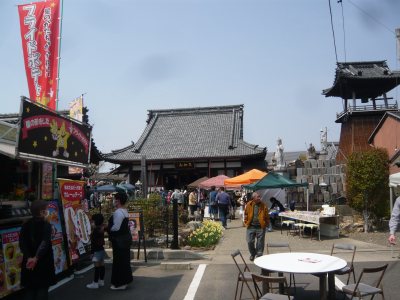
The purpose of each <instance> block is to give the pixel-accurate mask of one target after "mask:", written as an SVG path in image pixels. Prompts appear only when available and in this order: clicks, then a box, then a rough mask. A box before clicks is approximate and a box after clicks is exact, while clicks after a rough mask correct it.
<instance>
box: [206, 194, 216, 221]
mask: <svg viewBox="0 0 400 300" xmlns="http://www.w3.org/2000/svg"><path fill="white" fill-rule="evenodd" d="M208 198H209V205H210V217H211V220H213V221H214V220H215V219H217V218H218V203H217V199H216V198H217V191H216V190H215V186H212V187H211V192H210V194H209V195H208Z"/></svg>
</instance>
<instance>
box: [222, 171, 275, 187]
mask: <svg viewBox="0 0 400 300" xmlns="http://www.w3.org/2000/svg"><path fill="white" fill-rule="evenodd" d="M265 175H267V173H266V172H263V171H260V170H257V169H252V170H250V171H248V172H246V173H244V174H242V175H239V176H236V177H232V178H228V179H225V180H224V184H225V185H229V186H236V187H240V186H241V185H244V184H250V183H253V182H256V181H259V180H260V179H261V178H263V177H264V176H265Z"/></svg>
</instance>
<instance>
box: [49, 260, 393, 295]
mask: <svg viewBox="0 0 400 300" xmlns="http://www.w3.org/2000/svg"><path fill="white" fill-rule="evenodd" d="M380 264H382V262H381V261H379V262H361V263H356V274H357V275H358V274H359V272H360V269H361V268H362V267H364V266H372V265H380ZM197 268H198V266H197V265H193V269H191V270H162V269H161V268H160V265H158V264H150V265H146V266H144V265H142V266H138V267H133V274H134V281H133V283H132V284H131V285H130V286H129V288H128V289H127V290H125V291H112V290H110V289H109V285H106V286H104V287H102V288H99V289H97V290H89V289H87V288H86V287H85V285H86V284H87V283H89V282H91V280H92V270H91V271H88V272H86V273H85V274H83V275H81V276H77V277H76V278H74V279H73V280H71V281H69V282H68V283H66V284H64V285H62V286H61V287H59V288H57V289H55V290H53V291H52V292H51V293H50V300H71V299H76V300H80V299H85V300H103V299H104V300H105V299H112V298H118V299H119V300H125V299H126V300H128V299H129V300H132V299H149V300H150V299H171V300H183V299H184V298H185V296H186V294H187V292H188V290H189V286H190V284H191V282H192V280H193V277H194V275H195V273H196V271H197ZM399 268H400V265H399V262H398V261H392V262H389V267H388V270H387V272H386V274H385V277H384V281H383V286H384V291H385V298H386V299H387V300H390V299H393V300H395V299H399V298H400V296H399V291H400V286H399V279H400V272H399V270H400V269H399ZM251 269H252V271H254V272H259V269H258V268H257V267H256V266H255V265H251ZM110 271H111V270H110V265H107V273H106V274H107V276H106V282H110V281H109V276H110ZM236 276H237V272H236V266H235V265H233V264H208V265H207V266H206V269H205V272H204V275H203V277H202V279H201V281H200V285H199V287H198V289H197V292H196V294H195V297H194V299H196V300H202V299H207V300H212V299H215V300H217V299H234V292H235V283H236ZM295 278H296V293H294V291H292V293H293V295H295V299H304V300H314V299H315V300H317V299H319V292H318V278H317V277H314V276H312V275H295ZM243 296H244V298H246V299H251V297H250V293H248V291H247V290H246V289H245V290H244V294H243ZM337 298H338V299H343V298H342V296H341V295H338V297H337ZM375 299H380V298H379V297H376V298H375Z"/></svg>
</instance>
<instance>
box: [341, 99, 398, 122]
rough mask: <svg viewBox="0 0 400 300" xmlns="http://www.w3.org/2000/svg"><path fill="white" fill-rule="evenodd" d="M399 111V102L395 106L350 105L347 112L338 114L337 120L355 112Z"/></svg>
mask: <svg viewBox="0 0 400 300" xmlns="http://www.w3.org/2000/svg"><path fill="white" fill-rule="evenodd" d="M393 110H398V105H397V102H396V103H393V104H388V105H385V104H376V105H359V106H353V105H349V106H348V107H347V110H345V111H342V112H340V113H336V119H340V118H341V117H343V116H344V115H346V114H350V115H351V114H352V113H353V112H370V111H393Z"/></svg>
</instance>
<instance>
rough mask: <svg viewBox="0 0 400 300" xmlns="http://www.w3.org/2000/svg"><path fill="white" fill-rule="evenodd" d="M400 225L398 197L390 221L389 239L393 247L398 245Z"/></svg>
mask: <svg viewBox="0 0 400 300" xmlns="http://www.w3.org/2000/svg"><path fill="white" fill-rule="evenodd" d="M399 225H400V197H397V199H396V201H395V202H394V205H393V210H392V215H391V217H390V220H389V234H390V235H389V238H388V241H389V243H390V244H391V245H395V244H396V235H395V234H396V230H397V228H398V227H399Z"/></svg>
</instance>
